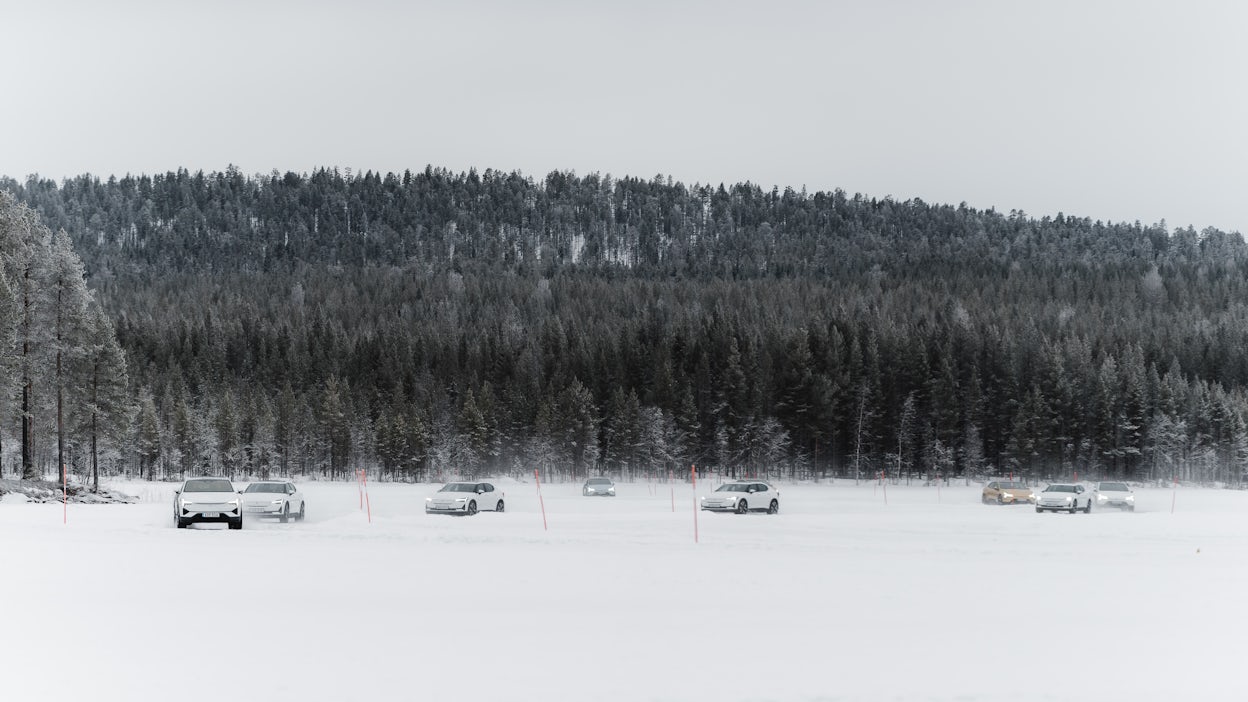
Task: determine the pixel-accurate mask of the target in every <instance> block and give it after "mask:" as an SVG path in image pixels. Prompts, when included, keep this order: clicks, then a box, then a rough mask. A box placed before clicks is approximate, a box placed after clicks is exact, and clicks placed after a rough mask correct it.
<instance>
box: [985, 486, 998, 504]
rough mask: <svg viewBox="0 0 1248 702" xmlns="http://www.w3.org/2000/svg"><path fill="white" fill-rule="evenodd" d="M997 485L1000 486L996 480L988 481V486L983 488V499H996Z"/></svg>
mask: <svg viewBox="0 0 1248 702" xmlns="http://www.w3.org/2000/svg"><path fill="white" fill-rule="evenodd" d="M999 487H1000V484H999V483H997V482H996V481H993V482H991V483H988V487H985V488H984V499H985V500H995V499H997V491H998V488H999Z"/></svg>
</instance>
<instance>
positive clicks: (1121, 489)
mask: <svg viewBox="0 0 1248 702" xmlns="http://www.w3.org/2000/svg"><path fill="white" fill-rule="evenodd" d="M1092 493H1093V494H1094V495H1095V496H1096V506H1097V507H1117V508H1118V509H1125V510H1127V511H1129V512H1134V511H1135V493H1134V492H1132V491H1131V486H1130V485H1127V484H1126V483H1116V482H1109V481H1107V480H1102V481H1101V482H1099V483H1097V484H1096V487H1095V488H1092Z"/></svg>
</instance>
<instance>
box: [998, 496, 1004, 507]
mask: <svg viewBox="0 0 1248 702" xmlns="http://www.w3.org/2000/svg"><path fill="white" fill-rule="evenodd" d="M997 504H999V505H1003V504H1005V498H1004V497H1002V496H1001V495H997Z"/></svg>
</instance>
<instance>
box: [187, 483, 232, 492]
mask: <svg viewBox="0 0 1248 702" xmlns="http://www.w3.org/2000/svg"><path fill="white" fill-rule="evenodd" d="M182 492H234V485H233V484H232V483H230V481H228V480H188V481H186V485H183V486H182Z"/></svg>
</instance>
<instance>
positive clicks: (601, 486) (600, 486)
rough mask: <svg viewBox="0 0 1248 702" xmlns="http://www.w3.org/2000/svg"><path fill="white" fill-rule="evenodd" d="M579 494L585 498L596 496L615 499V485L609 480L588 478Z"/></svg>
mask: <svg viewBox="0 0 1248 702" xmlns="http://www.w3.org/2000/svg"><path fill="white" fill-rule="evenodd" d="M581 494H582V495H584V496H585V497H589V496H591V495H598V496H601V497H615V483H613V482H611V479H610V478H590V479H589V480H586V481H585V484H584V485H582V486H581Z"/></svg>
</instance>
